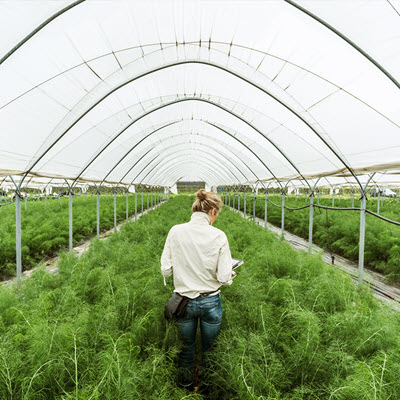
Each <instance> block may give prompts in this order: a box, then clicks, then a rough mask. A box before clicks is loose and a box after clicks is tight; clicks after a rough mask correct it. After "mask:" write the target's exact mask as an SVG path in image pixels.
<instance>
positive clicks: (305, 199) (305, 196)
mask: <svg viewBox="0 0 400 400" xmlns="http://www.w3.org/2000/svg"><path fill="white" fill-rule="evenodd" d="M304 201H305V202H307V189H304Z"/></svg>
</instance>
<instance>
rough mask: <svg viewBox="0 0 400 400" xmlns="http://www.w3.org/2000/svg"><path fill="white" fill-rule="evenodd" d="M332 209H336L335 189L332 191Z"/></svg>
mask: <svg viewBox="0 0 400 400" xmlns="http://www.w3.org/2000/svg"><path fill="white" fill-rule="evenodd" d="M332 207H335V189H333V191H332Z"/></svg>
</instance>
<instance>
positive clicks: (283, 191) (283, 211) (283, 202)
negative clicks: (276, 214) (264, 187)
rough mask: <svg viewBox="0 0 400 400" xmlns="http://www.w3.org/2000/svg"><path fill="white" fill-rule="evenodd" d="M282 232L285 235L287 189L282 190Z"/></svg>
mask: <svg viewBox="0 0 400 400" xmlns="http://www.w3.org/2000/svg"><path fill="white" fill-rule="evenodd" d="M281 230H282V232H281V234H282V237H284V235H285V190H282V216H281Z"/></svg>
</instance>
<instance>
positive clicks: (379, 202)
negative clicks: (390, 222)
mask: <svg viewBox="0 0 400 400" xmlns="http://www.w3.org/2000/svg"><path fill="white" fill-rule="evenodd" d="M380 207H381V191H380V190H378V205H377V209H376V213H377V214H378V215H379V211H380Z"/></svg>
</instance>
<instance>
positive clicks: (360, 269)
mask: <svg viewBox="0 0 400 400" xmlns="http://www.w3.org/2000/svg"><path fill="white" fill-rule="evenodd" d="M365 208H366V196H365V193H362V197H361V211H360V244H359V252H358V282H359V283H361V282H362V281H363V278H364V245H365Z"/></svg>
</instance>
